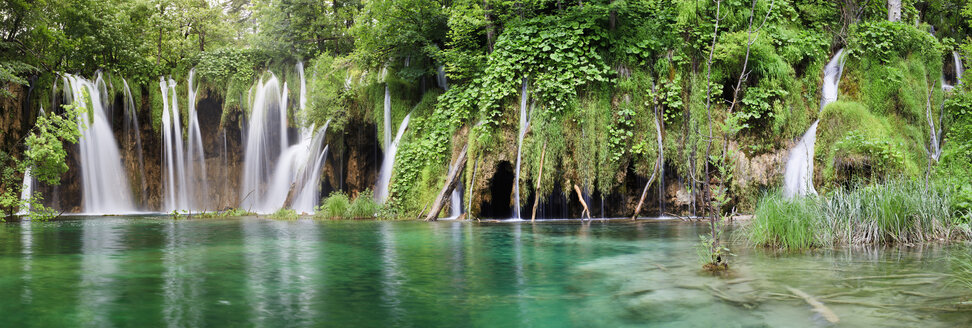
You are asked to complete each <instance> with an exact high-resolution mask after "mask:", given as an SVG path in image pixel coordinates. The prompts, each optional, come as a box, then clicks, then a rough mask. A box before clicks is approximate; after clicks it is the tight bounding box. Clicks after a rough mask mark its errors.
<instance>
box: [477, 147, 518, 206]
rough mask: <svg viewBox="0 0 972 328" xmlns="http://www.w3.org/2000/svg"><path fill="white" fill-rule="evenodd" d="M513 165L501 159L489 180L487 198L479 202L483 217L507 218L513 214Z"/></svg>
mask: <svg viewBox="0 0 972 328" xmlns="http://www.w3.org/2000/svg"><path fill="white" fill-rule="evenodd" d="M513 179H514V175H513V165H512V164H510V162H508V161H502V162H500V163H499V165H498V166H497V167H496V174H494V175H493V177H492V178H491V179H490V180H489V196H490V197H489V198H488V199H483V201H482V203H480V207H479V208H480V216H482V217H484V218H503V219H505V218H509V217H512V216H513V202H512V197H511V196H512V195H513Z"/></svg>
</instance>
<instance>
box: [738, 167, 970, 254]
mask: <svg viewBox="0 0 972 328" xmlns="http://www.w3.org/2000/svg"><path fill="white" fill-rule="evenodd" d="M953 194H954V190H952V189H950V188H947V187H945V186H942V185H938V184H934V183H932V184H925V183H922V182H917V181H891V182H886V183H882V184H875V185H855V186H853V187H851V188H848V189H837V190H834V191H832V192H830V193H828V194H827V195H808V196H805V197H798V198H795V199H785V198H784V197H783V196H782V195H781V194H780V193H778V192H773V193H769V194H767V195H766V196H764V197H763V198H761V199H760V201H759V203H758V205H757V206H756V210H755V213H754V216H753V219H752V220H751V221H750V222H749V224H748V225H747V226H745V227H744V228H743V232H742V234H743V235H744V236H745V239H746V240H747V241H748V242H749V243H750V244H751V245H754V246H762V247H769V248H779V249H808V248H819V247H831V246H840V245H868V244H872V245H888V244H904V245H912V244H917V243H923V242H941V241H956V240H963V241H964V240H970V239H972V226H970V224H972V223H970V222H972V221H970V220H969V216H970V213H969V212H968V211H964V212H963V211H962V210H955V209H954V202H955V199H954V198H953Z"/></svg>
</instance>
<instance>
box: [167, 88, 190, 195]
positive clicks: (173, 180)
mask: <svg viewBox="0 0 972 328" xmlns="http://www.w3.org/2000/svg"><path fill="white" fill-rule="evenodd" d="M159 89H160V90H161V91H162V140H163V149H162V151H163V154H162V155H163V156H162V158H163V161H164V163H165V164H166V165H165V173H166V174H165V178H166V179H165V181H164V182H163V188H164V190H165V196H164V199H165V200H164V203H163V204H164V205H163V207H162V209H163V211H165V212H171V211H175V210H189V209H193V208H192V206H191V204H190V202H189V193H190V192H189V190H188V187H189V185H188V182H187V180H186V153H185V148H184V147H183V145H184V141H183V139H182V118H181V113H180V112H179V103H178V97H177V96H176V82H175V80H172V79H171V78H170V79H169V80H166V79H165V78H164V77H161V78H159Z"/></svg>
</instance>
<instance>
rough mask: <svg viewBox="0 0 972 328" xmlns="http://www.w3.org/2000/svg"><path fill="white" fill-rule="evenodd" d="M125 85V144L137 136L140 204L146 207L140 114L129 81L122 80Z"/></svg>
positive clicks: (146, 183)
mask: <svg viewBox="0 0 972 328" xmlns="http://www.w3.org/2000/svg"><path fill="white" fill-rule="evenodd" d="M122 82H123V83H124V85H125V98H124V99H125V131H124V132H125V143H126V144H128V145H131V144H132V140H131V139H132V135H133V134H134V136H135V156H136V157H137V158H138V163H137V164H138V168H137V169H138V173H137V176H136V178H137V186H139V187H141V190H140V191H139V192H138V194H139V199H138V204H139V205H140V206H145V203H146V202H147V201H148V195H147V194H146V193H147V192H148V182H147V181H145V161H144V159H143V156H142V133H141V126H140V125H139V124H138V112H137V111H136V110H135V99H133V98H132V90H131V88H129V87H128V80H125V79H122Z"/></svg>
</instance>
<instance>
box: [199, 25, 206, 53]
mask: <svg viewBox="0 0 972 328" xmlns="http://www.w3.org/2000/svg"><path fill="white" fill-rule="evenodd" d="M205 51H206V31H203V30H199V52H205Z"/></svg>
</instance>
